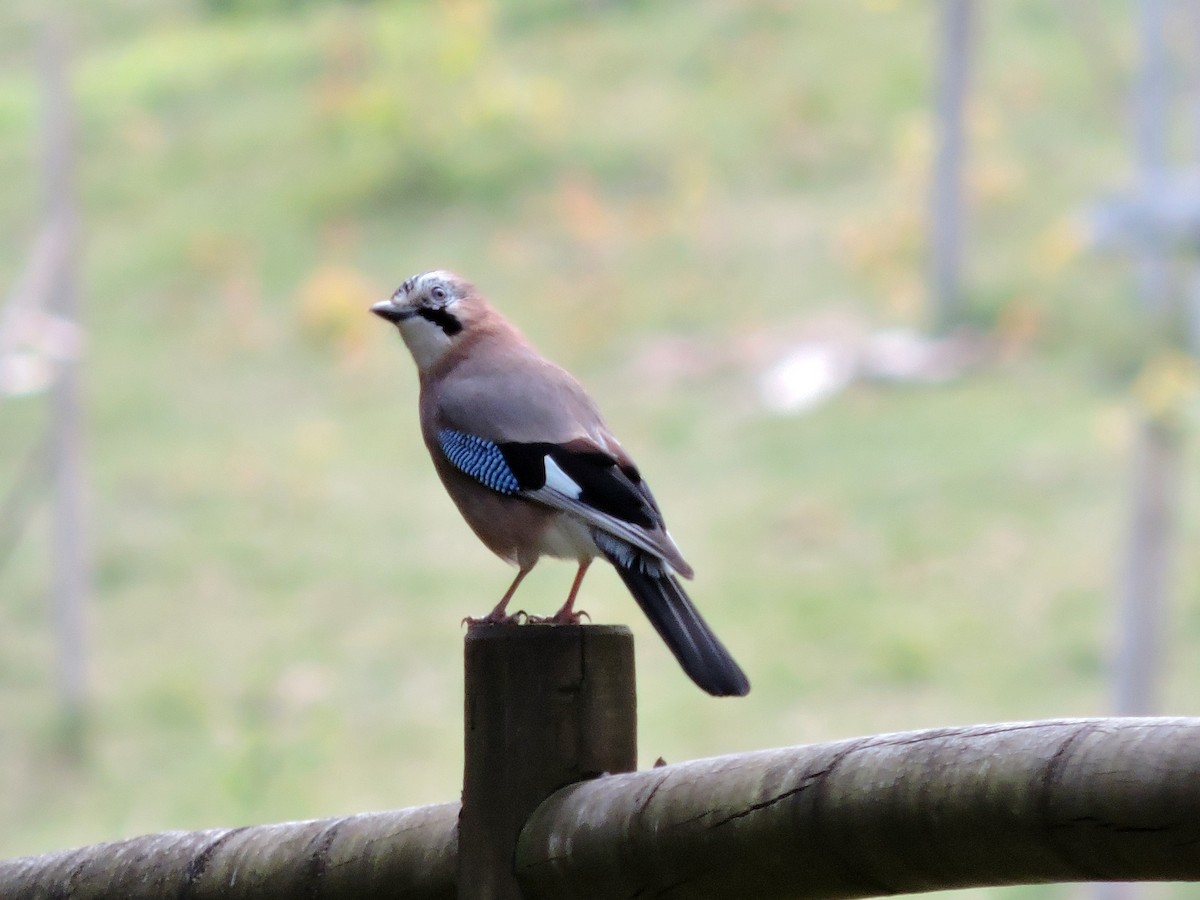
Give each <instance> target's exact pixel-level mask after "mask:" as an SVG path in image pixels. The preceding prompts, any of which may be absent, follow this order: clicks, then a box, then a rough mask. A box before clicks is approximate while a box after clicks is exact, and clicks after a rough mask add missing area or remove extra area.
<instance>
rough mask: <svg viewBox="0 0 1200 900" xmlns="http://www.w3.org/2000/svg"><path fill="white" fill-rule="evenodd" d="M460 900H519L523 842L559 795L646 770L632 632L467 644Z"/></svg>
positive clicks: (521, 634)
mask: <svg viewBox="0 0 1200 900" xmlns="http://www.w3.org/2000/svg"><path fill="white" fill-rule="evenodd" d="M465 687H466V711H465V712H466V716H465V745H466V746H465V750H466V754H465V756H466V759H465V771H464V776H463V805H462V814H461V817H460V819H459V850H458V889H459V894H458V895H459V897H460V898H461V900H482V898H487V900H501V898H503V900H510V898H511V900H517V898H520V897H521V896H522V895H521V891H520V887H519V885H518V884H517V880H516V875H515V872H514V859H515V853H516V845H517V837H518V836H519V834H520V832H521V828H522V826H523V825H524V824H525V820H526V819H527V818H529V815H530V814H531V813H532V812H533V811H534V810H535V809H536V808H537V807H538V805H539V804H540V803H541V802H542V801H543V800H545V799H546V798H547V797H549V796H550V795H551V794H552V793H554V792H555V791H556V790H558V789H559V788H561V787H564V786H566V785H568V784H573V783H575V782H579V781H585V780H587V779H591V778H595V777H597V776H599V775H602V774H604V773H606V772H610V773H617V772H632V771H634V770H635V769H636V768H637V708H636V707H637V701H636V692H635V685H634V665H633V634H632V633H631V632H630V630H629V629H628V628H625V627H624V626H613V625H541V624H527V625H473V626H471V628H470V629H469V630H468V632H467V640H466V685H465Z"/></svg>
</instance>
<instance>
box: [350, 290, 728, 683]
mask: <svg viewBox="0 0 1200 900" xmlns="http://www.w3.org/2000/svg"><path fill="white" fill-rule="evenodd" d="M370 311H371V312H372V313H374V314H375V315H377V316H379V317H380V318H381V319H384V320H385V321H387V322H390V323H392V324H393V325H395V326H396V328H397V329H398V330H399V332H400V337H401V338H402V339H403V341H404V344H405V345H406V346H407V348H408V350H409V352H410V353H411V355H412V358H413V361H414V362H415V363H416V368H417V375H418V381H419V385H420V399H419V414H420V425H421V435H422V438H423V439H424V442H425V445H426V448H427V449H428V450H429V454H430V456H431V457H432V459H433V465H434V468H435V470H436V471H437V474H438V476H439V477H440V479H441V481H442V484H443V486H444V487H445V489H446V491H447V493H448V494H449V495H450V497H451V499H452V500H453V501H454V503H455V505H456V506H457V507H458V510H459V512H460V513H461V514H462V516H463V518H464V519H466V521H467V524H468V525H469V526H470V528H471V530H472V531H474V533H475V535H476V536H477V537H478V538H479V539H480V540H481V541H482V542H483V544H484V545H486V546H487V547H488V549H490V550H491V551H492V552H493V553H495V554H496V555H497V556H499V557H501V558H502V559H505V560H507V561H508V562H510V563H512V564H514V565H515V566H516V567H517V575H516V577H515V578H514V579H513V581H512V584H511V585H510V586H509V588H508V590H506V591H505V592H504V595H503V596H502V597H501V598H500V602H499V603H497V604H496V606H495V608H494V609H493V610H492V611H491V612H490V613H488V614H487V615H486V616H483V617H482V618H478V619H473V618H468V619H466V620H465V621H467V622H469V623H472V624H474V623H496V624H499V623H508V622H513V621H515V620H519V619H520V617H521V616H522V615H523V614H522V613H518V614H515V615H510V614H509V613H508V606H509V603H510V601H511V600H512V598H513V595H514V594H515V593H516V591H517V588H518V587H519V586H520V584H521V582H522V581H523V580H524V579H525V576H526V575H528V574H529V572H530V571H531V570H532V569H533V567H534V566H535V565H536V564H537V562H538V560H539V559H540V558H541V557H543V556H550V557H554V558H559V559H566V560H573V561H574V562H575V563H576V565H577V566H578V568H577V570H576V572H575V579H574V581H573V582H572V584H571V588H570V592H569V593H568V594H567V599H566V601H565V602H564V603H563V605H562V607H561V608H560V609H559V610H558V611H557V612H556V613H555V614H554V615H552V616H549V617H546V618H537V617H525V618H526V619H527V620H529V621H539V622H550V623H555V624H575V623H578V622H579V620H580V615H581V613H580V612H579V611H577V610H576V609H575V603H576V600H577V597H578V594H579V589H580V586H581V585H582V584H583V578H584V576H585V575H586V574H587V571H588V567H589V566H590V565H591V564H592V562H593V561H594V560H595V559H597V558H602V559H604V560H606V561H607V562H609V563H610V564H611V565H612V566H613V568H614V569H615V570H616V572H617V574H618V575H619V576H620V578H621V580H622V581H623V582H624V583H625V586H626V587H627V588H628V589H629V592H630V593H631V594H632V595H633V598H634V599H635V600H636V601H637V603H638V605H639V606H640V607H641V609H642V611H643V612H644V613H645V614H646V616H647V617H648V618H649V620H650V622H651V624H652V625H653V626H654V628H655V630H656V631H657V632H658V634H659V635H660V636H661V637H662V639H663V641H664V642H665V643H666V645H667V647H669V648H670V650H671V652H672V653H673V654H674V655H675V658H676V659H677V660H678V661H679V663H680V665H681V666H682V668H683V670H684V671H685V672H686V673H687V675H689V676H690V677H691V679H692V680H693V681H694V682H695V683H696V684H697V685H698V686H699V687H700V688H702V689H703V690H705V691H707V692H708V693H709V694H712V695H714V696H718V697H721V696H738V697H740V696H745V695H746V694H747V693H749V691H750V682H749V680H748V679H747V678H746V675H745V673H744V672H743V671H742V669H741V668H740V667H739V666H738V664H737V663H736V662H735V661H734V659H733V657H732V656H731V655H730V653H729V651H728V650H727V649H726V648H725V646H724V644H722V643H721V641H720V640H719V639H718V638H717V636H716V635H715V634H714V633H713V631H712V629H711V628H710V627H709V626H708V624H707V623H706V622H705V621H704V619H703V618H701V616H700V613H699V611H698V610H697V609H696V606H695V605H694V604H693V603H692V601H691V599H690V598H689V597H688V595H687V593H686V592H685V591H684V589H683V587H682V586H681V584H680V578H686V579H691V578H692V577H693V574H694V573H693V570H692V567H691V566H690V565H688V563H687V561H686V560H685V559H684V558H683V554H682V552H681V551H680V549H679V547H678V545H676V543H675V540H674V538H672V537H671V535H670V533H669V532H668V531H667V528H666V524H665V522H664V520H663V515H662V512H661V511H660V509H659V506H658V503H657V501H655V499H654V495H653V494H652V493H651V492H650V488H649V486H648V485H647V484H646V482H645V480H644V479H643V478H642V475H641V472H640V471H639V470H638V468H637V466H636V465H635V464H634V462H633V460H632V458H630V456H629V454H627V453H626V452H625V450H624V448H623V447H622V446H621V444H620V443H619V442H618V441H617V439H616V438H615V437H614V436H613V434H612V432H611V431H610V430H609V428H608V426H607V425H606V424H605V421H604V418H603V417H602V416H601V414H600V411H599V409H598V408H597V407H596V404H595V403H594V402H593V401H592V399H591V397H589V396H588V394H587V392H586V391H585V390H584V388H583V387H582V385H580V383H579V382H578V381H577V380H576V379H575V378H574V377H573V376H572V375H571V374H570V373H568V372H567V371H566V370H565V369H562V368H560V367H559V366H557V365H555V364H554V363H552V362H550V361H549V360H548V359H546V358H545V357H543V356H542V355H541V354H540V353H539V352H538V351H537V350H536V349H535V348H534V346H533V345H532V344H531V343H530V342H529V340H528V339H527V338H526V337H525V336H524V335H523V334H522V333H521V331H520V330H518V328H517V327H516V326H515V325H513V324H512V323H510V322H509V321H508V320H507V319H505V318H504V317H503V316H502V315H501V314H500V312H499V311H498V310H496V309H495V308H494V307H493V306H492V305H491V304H490V303H489V302H488V301H487V300H486V299H485V298H484V297H483V295H482V294H481V293H480V292H479V291H478V290H477V289H476V288H475V286H474V285H473V284H472V283H471V282H469V281H467V280H466V279H464V278H462V277H460V276H458V275H456V274H454V273H452V272H448V271H444V270H437V271H429V272H423V273H421V274H418V275H414V276H412V277H411V278H409V279H407V280H406V281H405V282H404V283H403V284H401V285H400V287H399V288H397V289H396V291H395V292H394V293H393V294H392V295H391V296H390V297H389V298H388V299H386V300H381V301H379V302H378V303H375V304H374V305H372V306H371V307H370Z"/></svg>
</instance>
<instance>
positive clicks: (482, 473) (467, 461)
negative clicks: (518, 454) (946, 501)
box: [438, 428, 521, 496]
mask: <svg viewBox="0 0 1200 900" xmlns="http://www.w3.org/2000/svg"><path fill="white" fill-rule="evenodd" d="M438 444H439V445H440V446H441V448H442V452H443V453H444V454H446V459H448V460H450V464H451V465H452V466H454V468H456V469H458V470H459V471H460V472H462V473H463V474H464V475H469V476H470V477H472V478H474V479H475V480H476V481H478V482H479V483H480V484H482V485H483V486H485V487H488V488H491V489H492V490H493V491H496V492H497V493H500V494H508V495H509V496H511V495H513V494H515V493H517V492H518V491H520V490H521V485H520V484H519V483H518V481H517V476H515V475H514V474H513V473H512V469H510V468H509V467H508V463H507V462H505V460H504V454H503V453H501V452H500V448H499V447H497V446H496V445H495V444H494V443H492V442H491V441H489V440H486V439H485V438H481V437H476V436H475V435H473V434H464V433H463V432H461V431H454V430H453V429H450V428H443V429H442V430H441V431H439V432H438Z"/></svg>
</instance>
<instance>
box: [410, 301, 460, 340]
mask: <svg viewBox="0 0 1200 900" xmlns="http://www.w3.org/2000/svg"><path fill="white" fill-rule="evenodd" d="M417 315H418V316H420V317H421V318H422V319H425V320H426V321H428V322H432V323H433V324H434V325H436V326H437V327H438V328H440V329H442V331H444V332H446V335H447V336H448V337H454V335H456V334H458V333H459V332H460V331H462V322H460V321H458V319H456V318H455V317H454V315H453V314H452V313H449V312H447V311H446V310H445V309H443V308H441V307H439V308H437V309H431V308H430V307H428V306H422V307H421V308H419V309H418V310H417Z"/></svg>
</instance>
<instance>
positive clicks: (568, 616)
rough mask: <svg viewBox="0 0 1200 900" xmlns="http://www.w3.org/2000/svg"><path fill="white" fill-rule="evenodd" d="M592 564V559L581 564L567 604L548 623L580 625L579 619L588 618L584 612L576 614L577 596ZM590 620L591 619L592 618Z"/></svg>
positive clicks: (568, 595)
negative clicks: (581, 617)
mask: <svg viewBox="0 0 1200 900" xmlns="http://www.w3.org/2000/svg"><path fill="white" fill-rule="evenodd" d="M591 564H592V561H591V560H590V559H585V560H583V561H582V562H581V563H580V564H579V571H578V572H576V573H575V581H574V582H572V584H571V593H569V594H567V602H566V603H564V604H563V605H562V609H560V610H559V611H558V612H556V613H555V614H554V615H552V616H551V617H550V618H549V619H547V620H546V621H548V622H553V623H554V624H556V625H578V624H579V617H580V616H587V613H585V612H584V611H583V610H580V611H579V612H575V596H576V595H577V594H578V593H579V586H580V585H581V584H583V576H584V575H586V574H587V570H588V566H590V565H591ZM588 618H589V619H591V616H588Z"/></svg>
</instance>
